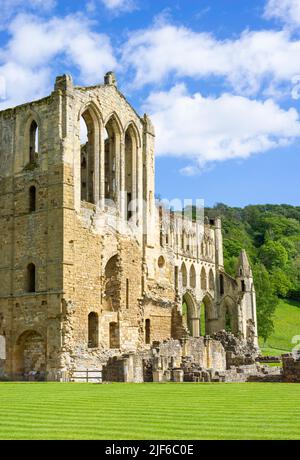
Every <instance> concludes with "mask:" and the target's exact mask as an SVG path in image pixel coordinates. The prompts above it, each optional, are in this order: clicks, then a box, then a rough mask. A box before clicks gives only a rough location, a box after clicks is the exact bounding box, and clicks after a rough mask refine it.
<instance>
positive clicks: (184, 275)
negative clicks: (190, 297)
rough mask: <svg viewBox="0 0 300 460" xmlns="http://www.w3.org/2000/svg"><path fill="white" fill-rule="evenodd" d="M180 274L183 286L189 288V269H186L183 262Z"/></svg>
mask: <svg viewBox="0 0 300 460" xmlns="http://www.w3.org/2000/svg"><path fill="white" fill-rule="evenodd" d="M180 273H181V281H182V286H183V287H187V269H186V265H185V263H184V262H182V265H181V269H180Z"/></svg>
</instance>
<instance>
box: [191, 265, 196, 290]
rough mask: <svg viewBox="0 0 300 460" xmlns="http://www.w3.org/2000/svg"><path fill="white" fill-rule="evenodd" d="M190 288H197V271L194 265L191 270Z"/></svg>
mask: <svg viewBox="0 0 300 460" xmlns="http://www.w3.org/2000/svg"><path fill="white" fill-rule="evenodd" d="M190 287H191V288H192V289H195V287H196V270H195V266H194V264H193V265H192V266H191V268H190Z"/></svg>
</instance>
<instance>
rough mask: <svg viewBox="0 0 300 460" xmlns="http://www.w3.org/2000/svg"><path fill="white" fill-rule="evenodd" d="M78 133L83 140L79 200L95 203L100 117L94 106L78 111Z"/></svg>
mask: <svg viewBox="0 0 300 460" xmlns="http://www.w3.org/2000/svg"><path fill="white" fill-rule="evenodd" d="M79 121H81V124H80V131H84V132H85V139H81V143H80V184H81V200H82V201H87V202H89V203H94V204H95V203H97V201H98V199H99V172H98V171H99V148H100V132H101V116H100V115H99V111H98V109H97V107H96V106H95V104H93V103H88V104H86V105H85V106H84V107H83V108H82V109H81V111H80V117H79Z"/></svg>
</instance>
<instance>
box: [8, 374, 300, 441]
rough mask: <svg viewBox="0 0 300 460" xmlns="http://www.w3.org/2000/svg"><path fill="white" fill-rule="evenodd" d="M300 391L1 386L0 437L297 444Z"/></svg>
mask: <svg viewBox="0 0 300 460" xmlns="http://www.w3.org/2000/svg"><path fill="white" fill-rule="evenodd" d="M299 396H300V385H286V384H255V383H250V384H183V385H180V384H179V385H174V384H169V385H168V384H167V385H164V384H163V385H158V384H142V385H124V384H112V385H93V384H91V385H88V384H24V383H11V384H10V383H4V384H0V439H116V440H119V439H300V410H299V408H300V407H299Z"/></svg>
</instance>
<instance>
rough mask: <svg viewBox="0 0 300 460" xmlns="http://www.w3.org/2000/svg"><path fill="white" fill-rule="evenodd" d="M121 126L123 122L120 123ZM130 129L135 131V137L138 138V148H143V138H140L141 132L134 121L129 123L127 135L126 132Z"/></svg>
mask: <svg viewBox="0 0 300 460" xmlns="http://www.w3.org/2000/svg"><path fill="white" fill-rule="evenodd" d="M120 126H122V125H121V122H120ZM128 129H131V130H132V131H133V133H134V136H135V138H136V143H137V147H141V146H142V140H141V136H140V133H139V130H138V128H137V126H136V124H135V122H134V121H129V122H128V123H127V125H126V126H125V128H124V132H125V133H126V131H128Z"/></svg>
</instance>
